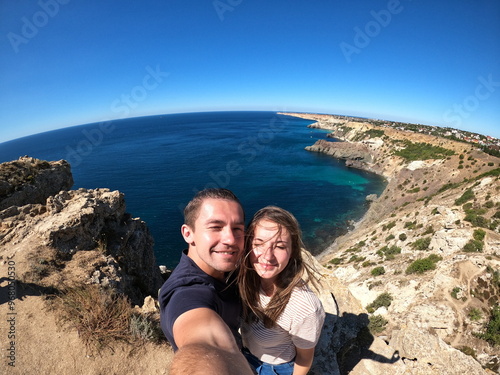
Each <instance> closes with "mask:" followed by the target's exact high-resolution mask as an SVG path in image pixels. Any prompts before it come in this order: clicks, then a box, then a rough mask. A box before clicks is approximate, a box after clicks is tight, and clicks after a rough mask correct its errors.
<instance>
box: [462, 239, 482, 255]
mask: <svg viewBox="0 0 500 375" xmlns="http://www.w3.org/2000/svg"><path fill="white" fill-rule="evenodd" d="M483 247H484V243H483V241H479V240H470V241H469V242H467V243H466V244H465V246H464V248H463V251H465V252H466V253H482V252H483Z"/></svg>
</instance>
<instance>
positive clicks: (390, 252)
mask: <svg viewBox="0 0 500 375" xmlns="http://www.w3.org/2000/svg"><path fill="white" fill-rule="evenodd" d="M397 254H401V248H400V247H399V246H396V245H392V246H391V247H389V246H384V247H382V248H380V249H379V250H378V251H377V255H378V256H380V257H382V258H384V257H385V259H386V260H393V259H394V258H395V256H396V255H397Z"/></svg>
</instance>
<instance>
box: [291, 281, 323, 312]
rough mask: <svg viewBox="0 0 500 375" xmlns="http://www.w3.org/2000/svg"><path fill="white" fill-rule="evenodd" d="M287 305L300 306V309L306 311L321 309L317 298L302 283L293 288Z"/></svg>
mask: <svg viewBox="0 0 500 375" xmlns="http://www.w3.org/2000/svg"><path fill="white" fill-rule="evenodd" d="M289 304H292V305H295V306H300V307H301V308H307V309H308V310H318V309H322V308H323V306H322V304H321V301H320V299H319V298H318V296H317V295H316V294H315V293H314V292H313V291H312V289H311V288H309V286H308V285H307V284H306V283H304V282H302V283H301V284H300V285H297V286H296V287H295V288H293V291H292V294H291V296H290V301H289Z"/></svg>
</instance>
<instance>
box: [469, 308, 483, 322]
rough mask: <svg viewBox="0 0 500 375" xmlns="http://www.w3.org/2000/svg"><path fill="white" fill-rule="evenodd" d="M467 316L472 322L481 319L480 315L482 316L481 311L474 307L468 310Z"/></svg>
mask: <svg viewBox="0 0 500 375" xmlns="http://www.w3.org/2000/svg"><path fill="white" fill-rule="evenodd" d="M468 317H469V319H470V320H472V321H473V322H477V321H478V320H481V319H482V317H483V313H482V312H481V310H479V309H476V308H472V309H471V310H470V311H469V314H468Z"/></svg>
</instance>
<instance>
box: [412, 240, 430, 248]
mask: <svg viewBox="0 0 500 375" xmlns="http://www.w3.org/2000/svg"><path fill="white" fill-rule="evenodd" d="M430 244H431V237H424V238H419V239H418V240H416V241H415V242H413V243H412V244H411V247H412V249H414V250H427V249H428V248H429V245H430Z"/></svg>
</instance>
